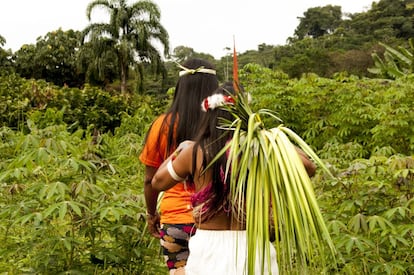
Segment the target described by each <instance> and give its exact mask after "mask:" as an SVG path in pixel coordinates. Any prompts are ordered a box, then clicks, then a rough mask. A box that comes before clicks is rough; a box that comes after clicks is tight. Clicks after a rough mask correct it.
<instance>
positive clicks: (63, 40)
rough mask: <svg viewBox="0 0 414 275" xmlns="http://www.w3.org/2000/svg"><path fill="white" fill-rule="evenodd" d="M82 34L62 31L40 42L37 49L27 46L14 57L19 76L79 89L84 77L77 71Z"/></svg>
mask: <svg viewBox="0 0 414 275" xmlns="http://www.w3.org/2000/svg"><path fill="white" fill-rule="evenodd" d="M79 46H80V32H76V31H73V30H68V31H62V29H59V30H56V31H52V32H49V33H47V34H46V35H45V36H44V37H40V38H38V39H37V42H36V45H35V46H33V45H24V46H22V47H21V48H20V50H18V51H17V52H16V53H15V56H14V59H15V68H16V72H17V73H19V74H20V75H21V76H22V77H26V78H35V79H44V80H46V81H48V82H51V83H54V84H55V85H58V86H63V85H69V86H71V87H80V86H82V84H83V83H84V79H85V77H84V75H82V74H80V73H78V70H77V64H76V60H77V56H76V55H77V51H78V50H79Z"/></svg>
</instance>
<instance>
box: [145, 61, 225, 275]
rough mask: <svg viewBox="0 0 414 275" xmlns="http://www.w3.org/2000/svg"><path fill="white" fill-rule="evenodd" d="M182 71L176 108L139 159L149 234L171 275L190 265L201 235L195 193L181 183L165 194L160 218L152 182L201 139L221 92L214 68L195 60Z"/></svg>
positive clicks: (159, 123)
mask: <svg viewBox="0 0 414 275" xmlns="http://www.w3.org/2000/svg"><path fill="white" fill-rule="evenodd" d="M181 68H182V71H180V73H179V80H178V82H177V85H176V87H175V93H174V98H173V102H172V104H171V106H170V107H169V109H168V110H167V112H166V113H165V114H162V115H161V116H159V117H158V118H157V119H156V120H155V121H154V122H153V124H152V126H151V128H150V129H149V131H148V133H147V137H146V140H145V145H144V148H143V150H142V152H141V154H140V156H139V159H140V161H141V162H142V163H143V164H144V165H145V179H144V195H145V200H146V205H147V222H148V229H149V231H150V233H151V234H152V235H153V236H154V237H157V238H160V239H161V240H160V241H161V246H162V247H163V254H164V256H165V258H166V263H167V267H168V268H169V270H170V274H173V273H174V271H175V270H176V269H178V268H181V267H184V266H185V264H186V262H187V258H188V240H189V238H190V237H191V236H192V235H193V234H194V233H195V227H194V219H193V216H192V209H191V200H190V199H191V195H192V194H193V193H194V188H193V186H188V185H186V184H185V183H184V182H180V183H178V184H176V185H175V186H174V187H173V188H171V189H168V190H165V192H164V195H163V197H162V200H161V204H160V214H158V212H157V199H158V195H159V192H158V191H156V190H154V189H153V188H152V186H151V180H152V178H153V176H154V174H155V172H156V171H157V169H158V167H159V166H160V165H161V163H162V162H163V161H164V160H165V159H166V158H167V157H168V156H169V155H170V154H171V153H172V152H173V151H174V150H175V149H176V147H177V145H178V144H180V143H181V142H182V141H184V140H191V139H194V138H195V136H196V134H197V133H196V130H197V128H198V124H199V123H200V120H201V117H202V116H203V115H204V114H203V112H202V111H201V110H200V104H201V102H202V101H203V99H204V98H206V97H207V96H209V95H211V94H212V92H213V91H214V90H215V89H216V88H217V87H218V79H217V77H216V71H215V70H214V67H213V65H212V64H210V63H209V62H207V61H205V60H201V59H190V60H188V61H187V62H185V63H184V64H183V66H181Z"/></svg>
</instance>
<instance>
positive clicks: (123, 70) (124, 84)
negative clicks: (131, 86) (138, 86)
mask: <svg viewBox="0 0 414 275" xmlns="http://www.w3.org/2000/svg"><path fill="white" fill-rule="evenodd" d="M127 74H128V68H127V67H126V66H125V65H121V94H123V95H125V94H126V92H127Z"/></svg>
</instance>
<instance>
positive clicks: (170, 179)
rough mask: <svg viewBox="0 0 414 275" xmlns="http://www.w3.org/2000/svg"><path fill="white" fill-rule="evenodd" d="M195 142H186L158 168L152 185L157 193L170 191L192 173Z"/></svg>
mask: <svg viewBox="0 0 414 275" xmlns="http://www.w3.org/2000/svg"><path fill="white" fill-rule="evenodd" d="M193 147H194V142H192V141H184V142H182V143H181V144H180V145H179V146H178V148H177V149H176V150H175V152H174V153H173V154H171V155H170V156H169V157H168V158H167V159H166V160H165V161H164V162H163V163H162V164H161V166H160V167H159V168H158V170H157V172H156V173H155V174H154V177H153V178H152V181H151V185H152V187H153V189H155V190H157V191H164V190H167V189H170V188H171V187H173V186H174V185H176V184H177V183H179V182H182V181H184V180H185V179H186V178H187V177H188V176H189V175H190V174H191V172H192V163H193Z"/></svg>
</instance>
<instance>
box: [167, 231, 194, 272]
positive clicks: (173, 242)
mask: <svg viewBox="0 0 414 275" xmlns="http://www.w3.org/2000/svg"><path fill="white" fill-rule="evenodd" d="M195 232H196V228H195V226H194V224H162V226H161V233H160V235H161V240H160V242H161V246H162V248H163V254H164V258H165V261H166V263H167V266H168V268H169V269H176V268H179V267H184V266H185V265H186V263H187V258H188V254H189V251H188V241H189V239H190V237H191V236H193V235H194V234H195Z"/></svg>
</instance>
